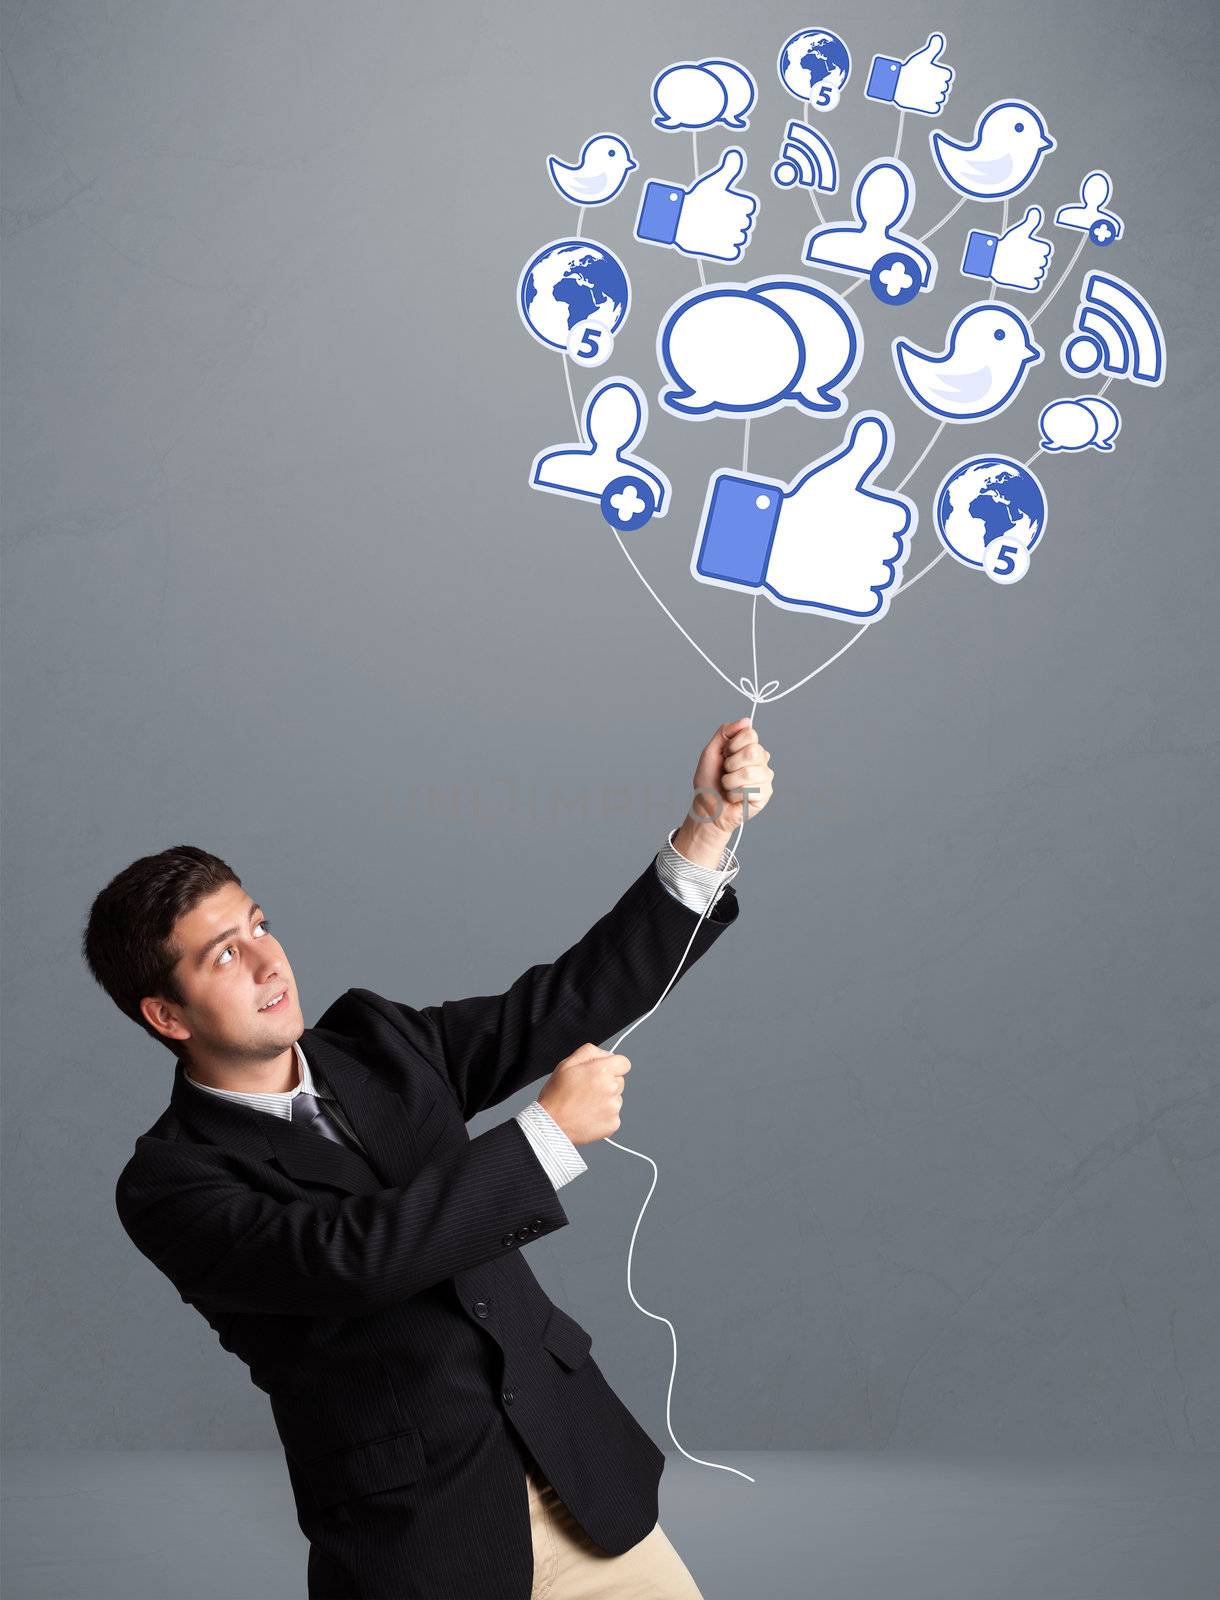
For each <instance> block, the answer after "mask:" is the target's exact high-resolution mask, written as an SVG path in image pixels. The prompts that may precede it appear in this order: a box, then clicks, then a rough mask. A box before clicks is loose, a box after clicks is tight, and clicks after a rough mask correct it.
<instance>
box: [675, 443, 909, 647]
mask: <svg viewBox="0 0 1220 1600" xmlns="http://www.w3.org/2000/svg"><path fill="white" fill-rule="evenodd" d="M893 444H894V436H893V424H892V423H891V422H890V419H889V418H888V417H887V416H884V415H883V414H882V413H881V412H865V413H863V414H862V415H861V416H859V417H857V418H856V420H855V422H854V423H853V424H852V426H851V429H850V432H849V433H848V435H847V437H846V438H845V440H844V442H843V444H842V445H841V446H840V447H839V449H838V450H837V451H832V452H831V453H830V454H829V455H824V456H821V457H819V459H818V460H817V461H814V462H811V463H810V465H809V466H807V467H806V468H805V470H804V472H802V473H801V474H800V476H799V477H797V478H796V479H795V480H794V481H793V482H792V483H791V484H785V483H782V482H780V481H778V480H777V479H774V478H755V477H746V476H744V475H742V474H740V473H734V472H717V473H715V474H714V475H713V477H712V480H711V482H710V483H709V484H708V491H707V499H706V500H705V502H704V506H703V516H702V519H701V521H700V525H699V533H698V536H697V537H696V541H695V549H694V554H693V555H692V557H691V572H692V574H693V575H694V577H696V578H697V579H698V580H699V582H700V583H710V584H715V585H717V586H718V587H720V588H724V589H742V590H745V591H747V592H753V591H757V590H760V589H761V590H763V591H764V592H765V593H766V594H767V596H768V597H769V598H770V599H771V600H773V601H774V602H775V603H776V604H777V605H781V606H784V607H786V608H787V609H788V610H790V611H814V612H818V613H820V614H821V615H823V616H828V617H839V618H851V619H854V620H855V621H859V622H875V621H877V620H878V619H880V618H881V617H883V616H884V615H885V613H886V611H887V609H888V607H889V603H890V597H891V595H892V594H893V593H894V592H896V590H897V587H898V584H899V582H900V580H901V574H902V567H903V563H904V562H905V561H906V558H907V555H908V553H909V549H910V541H909V537H908V536H909V535H911V534H913V533H914V531H915V527H916V525H917V522H918V518H919V513H918V510H917V509H916V506H915V503H914V501H912V500H908V499H907V497H906V496H905V495H901V494H886V493H883V492H882V491H880V490H878V489H875V488H873V487H872V483H873V480H874V478H875V477H876V475H877V473H878V472H879V471H880V470H881V468H882V467H884V466H885V465H886V463H887V462H888V461H889V459H890V454H891V452H892V450H893Z"/></svg>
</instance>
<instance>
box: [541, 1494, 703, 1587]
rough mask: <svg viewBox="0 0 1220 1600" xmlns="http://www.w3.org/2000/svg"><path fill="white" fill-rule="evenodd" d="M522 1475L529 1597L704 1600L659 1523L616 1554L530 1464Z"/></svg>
mask: <svg viewBox="0 0 1220 1600" xmlns="http://www.w3.org/2000/svg"><path fill="white" fill-rule="evenodd" d="M526 1478H527V1481H528V1483H529V1498H530V1531H531V1534H532V1536H533V1542H534V1586H533V1588H532V1589H531V1591H530V1600H703V1596H702V1594H701V1592H700V1590H699V1588H698V1586H697V1584H696V1583H695V1580H694V1579H693V1578H692V1577H691V1575H690V1573H689V1572H688V1571H687V1570H686V1567H685V1565H684V1563H683V1561H682V1557H681V1556H680V1555H679V1554H678V1552H677V1551H676V1550H675V1549H674V1547H673V1545H672V1544H670V1542H669V1540H668V1539H667V1538H666V1537H665V1534H664V1533H663V1531H662V1529H661V1524H660V1523H659V1522H658V1523H657V1525H656V1527H655V1528H653V1530H652V1532H651V1533H649V1534H647V1535H646V1536H645V1537H644V1538H643V1539H641V1540H640V1542H639V1544H635V1545H632V1547H631V1549H630V1550H625V1551H624V1552H623V1554H622V1555H621V1556H611V1555H607V1554H606V1552H605V1551H604V1550H603V1549H602V1548H601V1547H600V1545H596V1544H594V1543H593V1541H592V1539H590V1538H589V1536H588V1534H587V1533H586V1532H585V1531H584V1529H583V1528H582V1527H581V1526H580V1524H579V1523H578V1522H577V1521H576V1519H575V1518H574V1517H573V1516H572V1513H571V1512H570V1511H569V1510H568V1508H567V1506H565V1505H564V1503H563V1501H562V1500H561V1499H560V1498H559V1496H558V1495H557V1494H556V1493H555V1490H554V1489H553V1488H552V1487H551V1485H550V1483H549V1482H548V1481H547V1479H546V1478H544V1477H543V1476H542V1474H541V1473H540V1472H539V1471H538V1470H537V1469H536V1468H535V1467H533V1466H532V1465H531V1466H527V1468H526Z"/></svg>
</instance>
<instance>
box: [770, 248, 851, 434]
mask: <svg viewBox="0 0 1220 1600" xmlns="http://www.w3.org/2000/svg"><path fill="white" fill-rule="evenodd" d="M749 292H750V294H751V295H754V296H756V297H759V296H761V297H762V298H763V299H764V300H766V301H768V302H769V304H771V305H773V306H778V308H779V309H780V310H781V311H783V312H786V313H787V315H788V316H790V317H791V318H792V320H793V322H795V323H796V325H797V328H798V329H799V330H800V335H801V339H802V341H803V342H804V346H805V360H804V364H803V366H802V368H801V371H800V372H799V373H798V374H797V376H796V379H795V381H794V382H793V384H792V385H791V388H790V390H789V398H790V399H791V400H794V401H796V402H797V403H798V404H800V405H802V406H804V408H805V409H806V410H807V411H818V412H820V413H822V415H824V416H828V417H833V416H837V415H838V413H839V412H840V411H844V410H846V408H847V401H846V399H845V398H844V396H843V395H842V393H840V392H837V391H841V390H843V389H845V388H846V387H847V385H848V384H849V383H850V382H851V380H852V379H853V378H854V377H855V375H856V370H857V368H858V367H859V365H860V358H861V356H862V355H863V354H864V339H863V336H862V334H861V332H860V324H859V322H858V321H857V320H856V315H855V312H854V311H853V310H852V309H851V307H850V306H849V305H848V304H847V302H846V301H845V300H844V299H842V297H841V296H839V295H837V294H834V293H833V292H832V291H831V290H829V289H826V288H823V286H822V285H821V284H818V283H811V282H809V281H808V280H807V279H802V278H762V279H755V281H754V282H753V283H752V284H750V285H749Z"/></svg>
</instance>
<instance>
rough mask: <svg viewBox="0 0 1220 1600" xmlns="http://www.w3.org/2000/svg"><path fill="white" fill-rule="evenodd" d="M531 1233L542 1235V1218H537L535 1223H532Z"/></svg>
mask: <svg viewBox="0 0 1220 1600" xmlns="http://www.w3.org/2000/svg"><path fill="white" fill-rule="evenodd" d="M530 1232H531V1233H541V1232H542V1221H541V1219H540V1218H538V1217H535V1218H534V1220H533V1222H531V1223H530Z"/></svg>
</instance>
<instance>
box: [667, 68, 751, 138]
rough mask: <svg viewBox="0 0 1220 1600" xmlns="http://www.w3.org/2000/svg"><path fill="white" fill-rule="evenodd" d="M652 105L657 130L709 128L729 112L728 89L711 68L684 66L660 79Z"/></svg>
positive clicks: (670, 70)
mask: <svg viewBox="0 0 1220 1600" xmlns="http://www.w3.org/2000/svg"><path fill="white" fill-rule="evenodd" d="M652 103H653V105H654V106H656V108H657V115H656V116H655V117H654V118H653V119H652V120H653V122H654V123H655V124H656V125H657V127H658V128H710V127H711V125H712V123H713V122H719V121H720V119H721V118H722V117H723V116H724V115H725V113H726V112H727V110H728V106H729V86H728V84H727V83H726V82H725V81H724V80H723V79H722V78H719V77H717V75H716V73H715V72H714V71H713V70H712V69H711V68H710V67H700V66H696V65H695V63H694V62H681V63H679V64H678V65H677V66H673V67H666V69H665V71H664V72H662V73H660V74H659V75H658V77H657V78H656V80H655V81H654V83H653V86H652ZM735 126H736V124H735Z"/></svg>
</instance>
